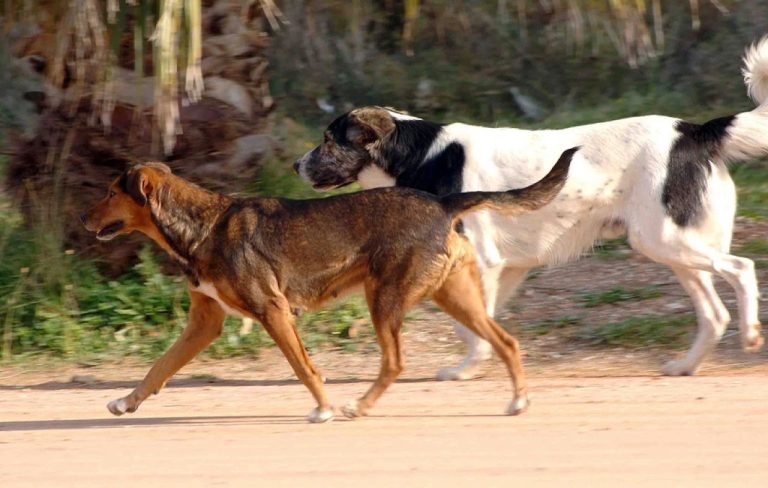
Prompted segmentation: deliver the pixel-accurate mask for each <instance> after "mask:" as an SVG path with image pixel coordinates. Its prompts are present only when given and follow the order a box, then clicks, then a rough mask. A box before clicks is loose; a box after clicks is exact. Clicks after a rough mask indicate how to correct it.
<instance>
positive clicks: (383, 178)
mask: <svg viewBox="0 0 768 488" xmlns="http://www.w3.org/2000/svg"><path fill="white" fill-rule="evenodd" d="M357 181H358V183H360V185H361V186H362V187H363V188H380V187H383V186H395V179H394V178H392V177H391V176H390V175H389V174H387V172H386V171H384V170H383V169H381V168H380V167H378V166H376V165H375V164H369V165H368V166H366V167H365V168H363V169H362V171H360V173H358V175H357Z"/></svg>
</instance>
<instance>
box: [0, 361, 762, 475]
mask: <svg viewBox="0 0 768 488" xmlns="http://www.w3.org/2000/svg"><path fill="white" fill-rule="evenodd" d="M195 364H196V365H195ZM195 364H193V365H190V367H191V370H192V374H191V376H187V377H186V379H185V377H184V376H181V377H180V379H177V380H175V381H173V382H171V383H170V384H169V387H168V388H166V389H165V390H164V391H163V392H161V394H160V395H158V396H156V397H152V398H150V399H149V400H147V402H145V403H144V404H143V405H142V407H141V409H140V410H139V411H138V412H136V413H135V414H133V415H130V416H124V417H120V418H115V417H111V416H110V415H109V414H108V412H107V410H106V409H105V404H106V403H107V402H108V401H109V400H110V399H113V398H115V397H118V396H121V395H124V394H125V393H126V392H127V391H129V388H130V387H131V386H132V385H133V383H134V381H133V379H131V380H127V379H126V380H115V379H114V378H118V377H122V378H128V377H130V378H133V377H134V376H135V377H136V378H139V377H140V373H139V371H140V368H137V367H127V368H126V369H125V370H121V371H120V370H115V369H114V368H113V369H109V370H97V371H96V372H95V373H94V374H91V375H88V376H76V377H75V381H74V382H72V381H56V380H55V379H54V380H51V381H42V382H41V381H40V378H41V376H40V375H41V374H40V373H37V374H34V375H32V376H27V375H25V374H23V373H22V372H17V373H16V376H14V377H13V378H8V375H6V378H5V381H2V380H3V378H0V383H2V384H3V386H2V387H0V486H2V487H16V486H27V487H47V486H57V487H65V486H66V487H68V486H71V487H105V486H111V487H115V486H118V487H119V486H164V487H167V486H185V487H193V486H205V487H210V486H291V487H294V486H313V487H316V486H336V487H344V486H356V487H359V486H366V487H375V486H396V485H397V486H420V487H423V486H502V485H504V486H510V485H512V484H514V485H517V486H526V487H531V486H533V487H537V486H556V487H582V486H589V487H591V488H593V487H602V486H606V487H609V486H610V487H617V486H633V487H634V486H653V487H661V486H675V487H687V486H696V487H708V486H718V487H731V486H739V487H742V488H743V487H752V486H754V487H765V486H768V463H766V459H767V458H768V440H766V439H768V375H766V374H765V368H762V367H757V368H754V369H750V368H747V369H739V370H736V371H722V370H716V371H714V372H712V371H710V372H709V373H707V372H705V373H704V375H703V376H697V377H689V378H664V377H659V376H653V375H652V373H649V374H648V375H642V376H623V377H622V376H602V377H600V376H594V375H589V374H580V375H577V376H571V377H566V376H558V375H557V374H555V375H552V374H546V373H544V374H540V373H537V372H536V371H535V368H534V371H533V372H532V373H531V374H530V375H529V383H530V386H531V398H532V401H533V404H532V407H531V409H530V410H529V411H528V412H527V413H526V414H524V415H522V416H519V417H508V416H505V415H502V413H503V412H504V410H505V408H506V405H507V402H508V400H509V396H510V393H509V391H510V388H509V384H508V383H507V382H506V381H505V380H503V379H502V377H501V376H500V375H499V376H498V377H497V376H496V375H491V376H492V377H491V378H490V379H489V378H486V379H480V380H475V381H468V382H461V383H457V382H450V383H439V382H435V381H432V380H431V379H430V378H429V376H425V377H421V376H408V375H406V377H404V378H403V379H402V380H401V381H400V382H398V383H397V384H396V385H395V386H394V387H393V388H392V389H391V390H390V391H389V392H388V393H387V394H386V395H385V396H384V397H383V399H382V401H381V402H380V403H379V405H377V407H376V408H375V409H374V410H373V411H372V415H371V416H370V417H366V418H363V419H358V420H355V421H349V420H346V419H343V418H339V417H337V418H336V420H335V421H333V422H330V423H327V424H322V425H312V424H308V423H306V421H305V420H304V415H305V414H306V413H307V412H308V411H309V410H310V408H311V407H312V404H311V400H310V397H309V394H308V393H307V392H306V390H305V389H304V388H303V386H301V385H300V384H298V383H297V382H296V381H295V380H292V379H287V378H286V379H250V380H249V379H243V378H244V372H245V369H247V368H244V369H242V370H240V371H238V370H236V368H234V367H233V366H232V365H233V364H239V363H237V362H234V363H229V367H226V368H224V369H221V368H222V367H221V366H220V365H219V366H217V367H218V368H219V369H220V371H219V372H218V374H217V375H216V376H210V377H206V378H203V377H200V376H195V374H194V372H195V371H196V368H198V369H200V368H203V369H205V368H206V363H205V362H202V363H200V362H198V363H195ZM216 364H219V363H216ZM210 366H211V365H210V364H208V367H210ZM495 369H498V368H495ZM227 372H229V373H227ZM57 374H59V375H64V376H61V378H65V377H66V375H68V374H69V372H63V373H62V372H59V373H56V372H54V373H51V374H49V375H48V378H56V377H57ZM284 375H288V371H287V370H284V369H282V370H281V369H279V368H278V370H277V371H273V372H272V376H273V377H274V378H281V377H282V376H284ZM221 376H231V378H222V377H221ZM253 376H255V377H257V378H259V377H261V378H267V377H269V376H270V375H269V374H267V372H262V373H260V374H254V375H253ZM369 380H370V377H369V376H367V375H365V376H361V377H350V378H342V379H330V380H329V384H328V390H329V393H330V395H331V398H332V399H333V400H334V401H335V402H336V403H337V404H338V405H341V404H343V403H345V402H346V401H347V400H349V399H351V398H353V397H356V396H357V395H359V394H360V393H362V392H363V391H364V390H365V389H366V388H367V383H368V381H369Z"/></svg>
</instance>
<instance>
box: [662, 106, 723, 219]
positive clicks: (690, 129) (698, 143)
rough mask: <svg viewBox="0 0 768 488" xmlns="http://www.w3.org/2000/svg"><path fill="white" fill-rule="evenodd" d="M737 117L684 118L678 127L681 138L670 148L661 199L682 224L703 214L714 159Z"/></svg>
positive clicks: (673, 217)
mask: <svg viewBox="0 0 768 488" xmlns="http://www.w3.org/2000/svg"><path fill="white" fill-rule="evenodd" d="M734 118H735V116H734V115H731V116H728V117H720V118H718V119H713V120H710V121H709V122H707V123H705V124H701V125H699V124H692V123H690V122H685V121H682V120H681V121H679V122H678V123H677V125H676V126H675V129H676V130H677V131H678V132H680V137H678V138H677V141H675V143H674V144H673V145H672V149H670V151H669V164H668V166H667V179H666V181H665V182H664V191H663V192H662V195H661V202H662V203H663V204H664V207H665V208H666V210H667V214H668V215H669V216H670V217H672V220H673V221H674V222H675V223H676V224H677V225H679V226H680V227H685V226H688V225H692V224H695V223H696V221H697V220H698V219H699V218H700V216H701V210H702V208H701V207H702V203H701V199H702V195H703V194H704V191H706V188H707V178H708V176H709V175H710V174H711V173H712V167H711V166H710V161H711V160H713V159H714V158H716V157H717V156H718V153H719V152H720V147H721V145H722V141H723V138H724V137H725V135H726V134H727V133H728V127H730V126H731V124H732V123H733V120H734Z"/></svg>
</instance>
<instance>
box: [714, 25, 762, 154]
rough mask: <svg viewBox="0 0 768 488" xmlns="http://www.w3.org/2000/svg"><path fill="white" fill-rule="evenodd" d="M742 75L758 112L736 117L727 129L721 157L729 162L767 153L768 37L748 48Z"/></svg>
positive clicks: (755, 110)
mask: <svg viewBox="0 0 768 488" xmlns="http://www.w3.org/2000/svg"><path fill="white" fill-rule="evenodd" d="M741 72H742V74H743V75H744V84H745V85H747V93H748V94H749V96H750V97H751V98H752V100H754V101H755V103H756V104H757V108H755V109H754V110H752V111H751V112H742V113H740V114H738V115H736V117H735V119H734V120H733V123H732V125H731V126H730V127H728V131H727V134H728V137H726V138H725V140H724V141H723V146H722V148H721V151H720V156H721V157H722V158H723V159H726V160H730V161H740V160H744V159H749V158H754V157H757V156H763V155H765V154H766V153H768V36H765V37H763V38H762V39H760V40H759V41H757V42H756V43H754V44H752V45H751V46H749V47H748V48H747V50H746V52H745V53H744V68H742V70H741Z"/></svg>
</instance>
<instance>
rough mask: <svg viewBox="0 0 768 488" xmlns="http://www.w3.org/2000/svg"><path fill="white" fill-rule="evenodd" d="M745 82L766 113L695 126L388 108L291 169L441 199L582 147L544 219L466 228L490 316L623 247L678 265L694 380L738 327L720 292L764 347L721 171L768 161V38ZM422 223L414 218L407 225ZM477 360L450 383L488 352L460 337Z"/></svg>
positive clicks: (674, 371) (682, 365)
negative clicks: (521, 125)
mask: <svg viewBox="0 0 768 488" xmlns="http://www.w3.org/2000/svg"><path fill="white" fill-rule="evenodd" d="M744 64H745V67H744V70H743V74H744V79H745V82H746V85H747V89H748V92H749V95H750V96H751V97H752V98H753V99H754V101H755V102H756V103H757V105H758V107H757V108H756V109H754V110H753V111H751V112H744V113H740V114H738V115H734V116H729V117H722V118H719V119H714V120H710V121H709V122H706V123H705V124H702V125H698V124H692V123H689V122H685V121H682V120H680V119H675V118H671V117H664V116H659V115H650V116H645V117H633V118H628V119H621V120H614V121H611V122H604V123H599V124H591V125H586V126H580V127H572V128H568V129H562V130H536V131H531V130H521V129H511V128H487V127H477V126H472V125H466V124H449V125H441V124H437V123H433V122H428V121H425V120H421V119H418V118H415V117H410V116H407V115H403V114H401V113H398V112H395V111H392V110H388V109H385V108H381V107H366V108H359V109H355V110H352V111H351V112H349V113H347V114H344V115H342V116H341V117H339V118H337V119H336V120H335V121H333V123H331V125H330V126H329V127H328V129H327V130H326V132H325V141H324V142H323V144H321V145H320V146H318V147H317V148H315V149H314V150H312V151H310V152H308V153H307V154H306V155H304V156H303V157H302V158H301V159H300V160H299V161H297V162H296V164H295V169H296V170H297V171H298V172H299V173H300V174H301V175H302V177H303V178H305V179H306V180H307V181H309V182H311V183H312V184H313V185H314V186H315V188H318V189H326V188H333V187H338V186H341V185H344V184H348V183H351V182H353V181H358V182H359V183H360V184H361V185H362V186H363V187H364V188H374V187H378V186H391V185H400V186H408V187H413V188H418V189H421V190H425V191H428V192H432V193H437V194H445V193H450V192H457V191H474V190H485V191H488V190H490V191H501V190H507V189H509V188H520V187H523V186H526V185H529V184H531V183H533V182H534V181H536V180H538V179H539V178H541V177H542V176H544V174H546V172H547V171H548V170H549V169H550V168H551V167H552V165H553V164H554V163H555V161H556V160H557V158H558V156H559V155H560V154H561V153H562V152H563V150H565V149H567V148H570V147H573V146H580V147H581V150H580V151H579V152H578V153H576V156H575V157H574V159H573V163H572V166H571V173H570V177H569V179H568V182H567V184H566V186H565V188H564V189H563V191H562V192H561V194H560V195H559V196H558V197H557V198H556V199H555V200H554V201H553V202H552V203H551V204H550V205H548V206H546V207H544V208H542V209H540V210H538V211H535V212H531V213H528V214H525V215H521V216H518V217H512V218H510V217H505V216H502V215H499V214H497V213H495V212H493V211H483V212H478V213H476V214H474V215H471V216H469V217H467V218H466V219H465V220H464V226H465V232H466V234H467V236H468V237H469V239H471V241H472V242H473V243H474V245H475V247H476V248H477V252H478V257H479V260H480V262H481V265H482V274H483V276H482V278H483V286H484V288H485V293H486V300H487V307H488V313H489V314H490V315H492V316H493V315H495V313H496V311H497V307H498V306H499V305H503V304H504V302H505V301H506V300H507V299H508V298H510V296H511V295H512V294H513V293H514V292H515V290H516V289H517V287H518V286H519V285H520V283H522V281H523V279H524V278H525V276H526V274H527V273H528V271H529V270H530V269H531V268H534V267H537V266H543V265H549V264H553V263H558V262H563V261H567V260H569V259H573V258H576V257H578V256H580V255H581V254H582V253H584V252H585V251H586V250H589V249H590V248H591V247H592V246H593V243H594V242H595V240H597V239H602V238H607V237H614V236H618V235H622V234H626V235H628V237H629V243H630V244H631V246H632V247H633V248H634V249H635V250H637V251H639V252H641V253H643V254H644V255H646V256H648V257H649V258H651V259H653V260H654V261H657V262H660V263H664V264H667V265H669V266H670V267H671V268H672V270H673V271H674V272H675V274H676V275H677V277H678V279H679V280H680V283H681V284H682V285H683V287H684V288H685V290H686V291H687V292H688V294H689V295H690V296H691V299H692V300H693V304H694V308H695V309H696V315H697V318H698V332H697V335H696V338H695V340H694V342H693V346H692V347H691V349H690V350H689V351H688V353H687V355H686V356H685V357H684V358H682V359H680V360H676V361H670V362H668V363H667V364H666V365H665V366H664V368H663V371H664V373H666V374H669V375H688V374H693V373H694V372H695V371H696V369H697V368H698V366H699V365H700V364H701V361H702V360H703V359H704V356H705V355H706V354H707V352H708V351H709V350H710V349H712V348H713V347H714V346H715V344H716V343H717V342H718V340H719V339H720V338H721V337H722V335H723V332H724V331H725V328H726V326H727V325H728V323H729V321H730V315H729V314H728V310H727V309H726V308H725V306H724V305H723V303H722V301H721V300H720V298H719V297H718V295H717V292H716V291H715V288H714V286H713V284H712V275H713V274H715V275H718V276H720V277H722V278H723V279H725V280H726V281H727V282H728V283H729V284H730V285H731V286H732V287H733V288H734V290H735V291H736V294H737V296H738V311H739V331H740V333H741V339H742V344H743V347H744V348H745V349H746V350H748V351H756V350H758V349H759V348H760V347H761V346H762V344H763V338H762V336H761V334H760V323H759V320H758V287H757V281H756V278H755V272H754V263H753V262H752V261H751V260H749V259H745V258H741V257H737V256H734V255H732V254H730V253H729V247H730V242H731V234H732V228H733V219H734V214H735V210H736V192H735V189H734V184H733V181H732V180H731V177H730V175H729V174H728V170H727V168H726V165H725V162H726V161H729V160H738V159H744V158H749V157H754V156H758V155H761V154H764V153H766V152H768V37H766V38H764V39H763V40H761V41H760V42H758V43H757V44H756V45H754V46H752V47H750V48H748V49H747V51H746V55H745V57H744ZM403 217H404V218H418V217H417V216H403ZM456 332H457V333H458V334H459V335H460V336H461V337H463V338H464V339H465V340H466V341H467V342H468V345H469V353H468V355H467V357H466V358H465V359H464V361H463V362H462V363H461V364H460V365H459V366H458V367H455V368H445V369H442V370H440V371H439V372H438V377H439V378H441V379H464V378H469V377H472V376H473V374H474V371H475V367H476V365H477V363H478V361H480V360H482V359H485V358H487V357H488V356H489V355H490V347H489V345H488V344H487V343H485V342H484V341H481V340H480V339H478V338H477V337H475V336H473V335H472V334H470V333H469V332H468V331H466V330H465V329H464V328H463V327H461V326H458V325H457V326H456Z"/></svg>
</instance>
